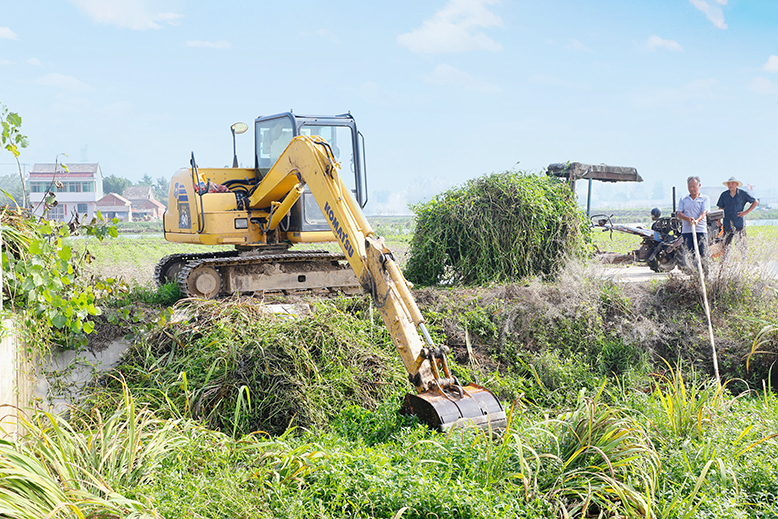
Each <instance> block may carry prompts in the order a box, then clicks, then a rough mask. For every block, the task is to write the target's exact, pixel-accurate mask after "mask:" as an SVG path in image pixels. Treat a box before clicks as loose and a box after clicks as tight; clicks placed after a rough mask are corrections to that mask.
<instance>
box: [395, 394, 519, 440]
mask: <svg viewBox="0 0 778 519" xmlns="http://www.w3.org/2000/svg"><path fill="white" fill-rule="evenodd" d="M462 390H463V391H462V394H461V395H459V394H457V393H456V392H450V391H441V390H439V389H436V390H430V391H425V392H423V393H418V394H415V395H413V394H407V395H405V402H404V403H403V406H402V408H401V409H400V412H402V413H403V414H406V415H414V416H418V417H419V420H420V421H422V422H424V423H426V424H427V425H428V426H429V427H432V428H433V429H437V430H438V431H441V432H445V431H448V430H449V429H452V428H454V427H468V426H476V427H480V428H481V429H492V430H495V429H503V428H505V426H506V424H507V419H506V416H505V411H504V410H503V408H502V405H500V402H499V401H498V400H497V397H495V396H494V395H493V394H492V393H491V391H489V390H488V389H486V388H483V387H481V386H478V385H476V384H469V385H467V386H465V387H463V388H462Z"/></svg>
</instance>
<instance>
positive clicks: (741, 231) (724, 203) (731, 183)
mask: <svg viewBox="0 0 778 519" xmlns="http://www.w3.org/2000/svg"><path fill="white" fill-rule="evenodd" d="M722 183H723V184H724V185H725V186H727V188H728V189H729V190H728V191H724V192H723V193H721V196H720V197H719V201H718V202H717V203H716V205H717V206H718V207H719V209H724V222H723V224H724V250H725V251H727V250H728V249H729V244H730V243H732V238H734V237H735V236H737V238H738V242H739V243H740V247H741V248H742V250H743V252H744V253H745V250H746V221H745V218H744V216H745V215H747V214H748V213H750V212H751V211H753V210H754V208H755V207H756V206H757V205H759V200H757V199H756V198H754V197H753V196H751V193H749V192H748V191H746V190H745V189H740V186H742V185H743V183H742V182H741V181H739V180H738V179H736V178H735V177H730V178H729V180H727V181H726V182H722ZM746 204H750V205H749V206H748V209H747V210H744V209H745V207H746Z"/></svg>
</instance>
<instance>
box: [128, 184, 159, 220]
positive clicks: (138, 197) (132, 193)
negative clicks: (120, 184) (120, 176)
mask: <svg viewBox="0 0 778 519" xmlns="http://www.w3.org/2000/svg"><path fill="white" fill-rule="evenodd" d="M122 195H123V196H124V198H126V199H127V200H129V201H130V202H131V203H132V214H133V218H134V219H135V221H139V220H159V219H161V218H162V215H163V214H164V213H165V206H164V205H163V204H161V203H159V202H158V201H157V200H156V199H155V198H154V190H153V189H152V188H151V186H132V187H128V188H126V189H125V190H124V193H122Z"/></svg>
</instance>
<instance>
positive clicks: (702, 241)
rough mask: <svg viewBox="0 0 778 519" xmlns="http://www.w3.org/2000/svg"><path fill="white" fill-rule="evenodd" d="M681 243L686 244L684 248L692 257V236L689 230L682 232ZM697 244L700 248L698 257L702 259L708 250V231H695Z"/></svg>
mask: <svg viewBox="0 0 778 519" xmlns="http://www.w3.org/2000/svg"><path fill="white" fill-rule="evenodd" d="M683 244H684V245H685V246H686V249H687V250H688V251H689V252H690V253H691V255H692V257H694V238H692V233H690V232H685V233H683ZM697 246H698V247H699V249H700V257H701V258H702V259H705V254H706V253H707V252H708V233H706V232H698V233H697Z"/></svg>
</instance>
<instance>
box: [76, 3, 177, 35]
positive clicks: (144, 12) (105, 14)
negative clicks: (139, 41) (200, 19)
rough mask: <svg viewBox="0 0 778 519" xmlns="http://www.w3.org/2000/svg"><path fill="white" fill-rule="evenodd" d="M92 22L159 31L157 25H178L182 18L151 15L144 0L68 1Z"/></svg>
mask: <svg viewBox="0 0 778 519" xmlns="http://www.w3.org/2000/svg"><path fill="white" fill-rule="evenodd" d="M70 2H71V3H73V4H74V5H75V6H76V7H78V8H79V9H80V10H81V11H82V12H84V13H85V14H86V15H87V16H89V18H91V19H92V21H94V22H96V23H100V24H104V25H116V26H117V27H122V28H125V29H132V30H133V31H146V30H148V29H161V28H162V26H161V25H160V24H159V23H158V22H160V23H167V24H168V25H178V24H179V23H180V22H179V19H180V18H181V17H182V15H180V14H176V13H152V12H149V9H148V8H147V7H146V0H70Z"/></svg>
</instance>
